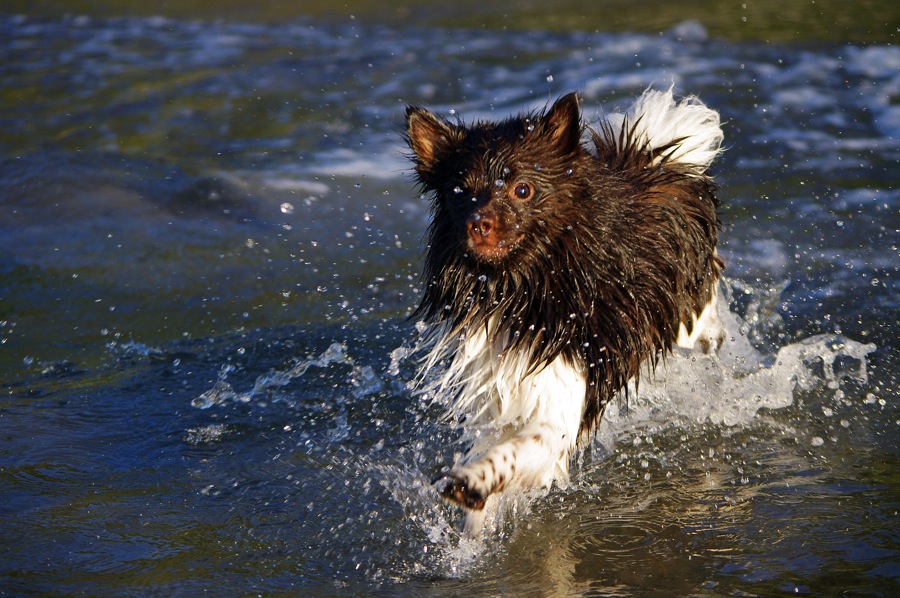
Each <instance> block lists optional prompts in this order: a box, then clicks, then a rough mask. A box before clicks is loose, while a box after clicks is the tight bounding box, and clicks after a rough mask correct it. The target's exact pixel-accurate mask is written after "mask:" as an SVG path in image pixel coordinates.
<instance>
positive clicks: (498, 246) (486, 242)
mask: <svg viewBox="0 0 900 598" xmlns="http://www.w3.org/2000/svg"><path fill="white" fill-rule="evenodd" d="M497 237H498V235H496V234H494V235H481V234H477V233H472V232H471V231H470V233H469V235H468V241H467V244H466V245H467V249H468V253H470V254H471V255H472V256H473V257H475V258H476V259H478V260H481V261H484V262H499V261H501V260H503V259H505V258H506V257H507V256H508V255H509V254H510V252H511V251H512V250H513V249H515V248H516V246H518V244H519V242H520V241H521V240H522V239H523V238H524V237H525V235H524V234H521V233H520V234H518V235H515V236H514V237H512V238H505V237H504V238H497Z"/></svg>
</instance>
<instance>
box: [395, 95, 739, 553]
mask: <svg viewBox="0 0 900 598" xmlns="http://www.w3.org/2000/svg"><path fill="white" fill-rule="evenodd" d="M722 140H723V133H722V129H721V126H720V121H719V115H718V113H717V112H715V111H714V110H712V109H710V108H708V107H706V106H705V105H704V104H703V103H702V102H700V101H699V100H698V99H696V98H694V97H689V98H686V99H682V100H681V101H677V100H676V99H675V97H674V95H673V93H672V90H671V88H670V89H669V90H668V91H656V90H652V89H650V90H647V91H645V92H644V93H643V95H641V96H640V97H639V98H638V99H637V100H636V102H635V103H634V104H633V106H632V107H631V108H630V109H629V110H628V111H627V112H626V113H625V114H613V115H609V116H608V117H607V118H605V119H604V120H603V121H602V122H600V123H599V125H598V126H597V127H596V128H591V127H588V126H586V125H585V124H584V123H583V121H582V116H581V108H580V105H579V100H578V97H577V95H576V94H575V93H570V94H568V95H565V96H562V97H560V98H559V99H557V100H556V101H555V102H554V103H553V104H552V105H551V106H550V107H549V108H546V109H544V110H543V111H534V112H530V113H524V114H520V115H518V116H515V117H511V118H507V119H505V120H502V121H499V122H475V123H472V124H470V125H466V124H464V123H462V122H461V121H457V122H450V121H448V120H446V119H443V118H441V117H438V116H436V115H435V114H433V113H431V112H429V111H428V110H426V109H424V108H421V107H417V106H407V109H406V141H407V143H408V145H409V147H410V149H411V150H412V155H411V158H412V160H413V162H414V164H415V175H414V176H415V179H416V182H417V183H418V185H419V187H420V188H421V190H422V192H423V193H424V194H426V195H427V196H430V198H431V200H432V219H431V224H430V227H429V229H428V231H427V235H426V241H427V249H426V255H425V262H424V273H423V285H424V288H423V294H422V298H421V302H420V304H419V306H418V308H417V310H416V312H415V314H414V317H418V318H420V321H421V322H423V324H424V327H423V328H424V332H422V335H421V345H422V346H423V347H424V350H423V353H424V357H423V358H422V360H421V363H422V365H421V367H422V372H423V376H424V375H426V374H427V373H429V372H430V373H431V375H432V379H434V378H435V377H436V382H434V385H435V388H436V389H437V391H436V392H437V393H438V394H440V395H441V396H443V397H445V399H446V403H447V405H448V407H449V410H450V412H451V413H452V414H453V415H455V416H456V417H457V418H458V420H459V421H460V422H462V425H463V427H464V429H465V430H466V433H467V435H468V437H469V438H471V439H474V442H473V445H472V447H471V449H470V450H469V452H468V453H467V455H466V457H465V458H464V459H463V460H462V461H461V462H460V463H458V464H457V465H456V466H454V467H453V469H452V470H451V471H450V472H449V473H447V474H446V475H444V476H442V477H441V478H439V480H440V485H442V486H443V487H441V488H440V489H439V491H440V493H441V494H442V496H443V497H444V498H445V499H446V500H448V501H450V502H452V503H456V504H457V505H460V506H461V507H462V508H463V509H464V510H465V512H466V522H465V530H466V532H467V533H468V534H469V535H473V534H477V533H478V532H479V530H480V529H481V527H482V525H483V520H484V512H485V506H486V504H487V505H490V504H491V503H492V502H493V503H496V497H497V496H498V495H499V494H500V493H501V492H504V491H509V490H513V489H519V490H526V491H527V490H529V489H533V488H546V487H550V486H551V485H552V484H553V483H554V482H557V483H559V484H565V483H566V482H567V481H568V472H569V462H570V459H571V457H572V455H573V453H574V452H575V451H576V450H577V449H578V447H579V446H582V445H583V444H584V442H586V441H588V440H589V439H590V438H591V433H592V431H593V430H594V429H595V428H596V426H597V425H598V423H599V421H600V419H601V417H602V415H603V411H604V407H605V406H606V404H607V403H608V402H609V401H610V400H611V399H613V398H614V397H615V396H617V395H618V394H619V393H620V392H627V385H628V382H629V381H630V380H632V379H633V380H635V382H637V381H638V380H639V377H640V375H641V370H642V368H643V369H646V370H647V371H651V372H652V371H653V369H654V368H655V366H656V365H657V363H658V362H659V361H660V360H661V359H664V358H665V356H666V354H667V353H668V352H670V351H671V350H672V347H673V346H674V345H678V346H681V347H686V348H693V347H698V348H699V349H700V350H703V351H705V352H710V351H715V350H717V349H718V347H719V346H720V345H721V344H722V342H723V340H724V329H723V327H722V325H721V322H720V321H719V319H718V315H717V298H718V280H719V276H720V273H721V271H722V268H723V262H722V260H721V259H720V258H719V256H718V253H717V249H716V246H717V243H718V235H719V231H720V229H721V223H720V220H719V217H718V214H717V208H718V199H717V197H716V190H717V186H716V184H715V183H714V181H713V179H712V178H711V177H710V176H709V175H708V174H707V169H708V167H709V166H710V164H711V163H712V162H713V160H714V159H715V158H716V156H717V155H718V154H719V153H720V151H721V144H722ZM442 368H443V369H442ZM435 372H438V373H437V374H435Z"/></svg>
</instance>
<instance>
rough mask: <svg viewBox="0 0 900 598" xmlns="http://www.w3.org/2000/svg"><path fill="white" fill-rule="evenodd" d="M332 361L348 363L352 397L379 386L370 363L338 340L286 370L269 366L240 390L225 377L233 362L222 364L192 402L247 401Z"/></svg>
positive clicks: (209, 404)
mask: <svg viewBox="0 0 900 598" xmlns="http://www.w3.org/2000/svg"><path fill="white" fill-rule="evenodd" d="M332 364H347V365H350V366H352V370H351V372H350V374H349V376H348V377H347V383H348V384H349V386H350V387H351V389H352V390H351V392H352V394H353V396H354V397H356V398H361V397H364V396H368V395H370V394H374V393H377V392H379V391H381V390H382V388H383V384H382V382H381V379H380V378H379V377H378V375H377V374H375V371H374V370H373V369H372V367H371V366H358V365H356V364H355V363H354V361H353V359H351V358H350V356H348V355H347V349H346V347H345V346H344V345H343V344H341V343H332V344H331V346H329V347H328V348H327V349H326V350H325V351H323V352H322V353H321V354H320V355H318V356H316V357H309V358H307V359H302V360H299V361H297V362H296V363H295V364H294V365H293V366H292V367H290V368H289V369H287V370H271V371H269V372H267V373H265V374H262V375H261V376H259V377H257V378H256V381H255V382H254V384H253V388H251V389H250V390H249V391H248V392H239V391H236V390H235V389H234V387H233V386H232V385H231V383H230V382H228V381H227V378H228V376H229V374H231V373H232V372H233V371H234V370H235V368H234V366H233V365H225V366H223V367H222V369H221V370H219V375H218V380H216V383H215V385H213V387H212V388H210V389H209V390H207V391H206V392H204V393H203V394H201V395H200V396H199V397H197V398H195V399H194V400H193V401H191V405H192V406H193V407H196V408H198V409H209V408H210V407H212V406H213V405H221V404H223V403H226V402H228V401H234V402H240V403H249V402H250V401H252V400H253V399H255V398H257V397H260V396H264V395H265V394H266V393H269V392H271V391H273V390H276V389H279V388H282V387H284V386H287V385H288V384H290V383H291V381H293V380H295V379H297V378H300V377H302V376H303V375H304V374H305V373H306V371H307V370H308V369H309V368H310V367H317V368H326V367H328V366H330V365H332Z"/></svg>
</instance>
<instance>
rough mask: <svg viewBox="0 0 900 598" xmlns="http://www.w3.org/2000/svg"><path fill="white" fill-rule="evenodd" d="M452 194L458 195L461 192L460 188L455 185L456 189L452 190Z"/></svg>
mask: <svg viewBox="0 0 900 598" xmlns="http://www.w3.org/2000/svg"><path fill="white" fill-rule="evenodd" d="M453 192H454V193H456V194H457V195H459V194H460V193H462V192H463V190H462V187H460V186H459V185H457V186H456V187H454V188H453Z"/></svg>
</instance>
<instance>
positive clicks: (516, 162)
mask: <svg viewBox="0 0 900 598" xmlns="http://www.w3.org/2000/svg"><path fill="white" fill-rule="evenodd" d="M406 115H407V140H408V142H409V146H410V148H412V151H413V154H414V156H413V159H414V161H415V168H416V177H417V179H418V181H419V183H420V184H421V186H422V189H423V190H424V191H425V192H426V193H431V194H432V195H433V200H434V221H433V223H432V231H431V251H438V252H441V253H443V254H445V255H456V256H459V255H460V254H463V255H465V256H468V257H469V258H471V259H473V260H475V261H476V262H478V263H480V264H493V265H499V264H503V263H505V262H506V261H507V260H509V259H513V257H512V256H514V255H516V254H517V253H519V252H520V251H521V250H522V249H525V248H530V249H531V250H533V251H535V252H538V253H539V252H540V249H541V245H542V244H545V243H549V242H552V239H553V238H554V236H555V235H558V234H562V231H564V230H565V229H566V223H567V222H570V221H571V220H570V219H569V217H570V216H572V214H570V212H571V211H572V210H573V209H574V207H575V206H574V204H575V203H576V202H575V198H576V197H577V196H578V195H579V189H580V185H581V183H580V181H581V177H580V176H579V173H578V169H579V160H578V159H577V158H579V157H581V156H585V155H587V154H586V151H585V150H584V149H583V148H582V145H581V135H582V124H581V116H580V111H579V107H578V100H577V98H576V96H575V94H569V95H566V96H564V97H562V98H560V99H559V100H557V101H556V103H554V104H553V105H552V106H551V107H550V108H549V109H548V110H546V111H545V112H542V113H532V114H527V115H521V116H518V117H515V118H511V119H508V120H505V121H502V122H498V123H486V122H477V123H475V124H473V125H471V126H465V125H462V124H457V123H450V122H448V121H446V120H444V119H441V118H439V117H437V116H435V115H434V114H432V113H431V112H428V111H427V110H424V109H422V108H418V107H414V106H410V107H408V108H407V111H406ZM437 245H440V246H439V247H438V246H437Z"/></svg>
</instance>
